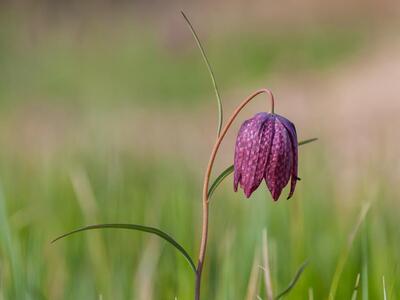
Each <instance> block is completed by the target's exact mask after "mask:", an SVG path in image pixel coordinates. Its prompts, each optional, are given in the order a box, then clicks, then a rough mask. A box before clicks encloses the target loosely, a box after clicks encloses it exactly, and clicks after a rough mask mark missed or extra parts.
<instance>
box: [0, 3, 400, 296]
mask: <svg viewBox="0 0 400 300" xmlns="http://www.w3.org/2000/svg"><path fill="white" fill-rule="evenodd" d="M181 9H184V10H185V11H186V12H187V14H188V15H189V16H190V18H191V20H192V22H193V24H194V26H195V27H196V28H197V31H198V33H199V35H200V37H201V39H202V40H203V43H204V45H205V48H206V50H207V52H208V56H209V59H210V61H211V63H212V65H213V66H214V71H215V75H216V77H217V81H218V83H219V87H220V91H221V94H222V101H223V105H224V110H225V118H227V117H228V116H229V114H230V112H231V111H232V110H233V109H234V108H235V106H236V105H238V104H239V103H240V101H241V100H242V99H243V98H244V97H245V96H247V95H248V94H250V93H251V92H253V91H254V90H256V89H258V88H261V87H268V88H270V89H271V90H272V91H273V92H274V93H275V97H276V112H277V113H279V114H282V115H284V116H286V117H287V118H289V119H290V120H292V121H293V122H294V123H295V124H296V126H297V130H298V135H299V139H300V140H302V139H307V138H311V137H318V138H319V141H318V142H316V143H312V144H308V145H304V146H302V147H301V149H300V159H299V176H300V177H301V178H302V181H300V182H299V183H298V185H297V189H296V193H295V195H294V197H293V199H291V200H290V201H286V200H284V198H285V197H284V195H283V196H282V199H281V200H280V201H278V202H275V203H274V202H273V201H272V199H271V197H270V195H269V193H268V191H267V189H266V187H265V185H264V184H262V186H261V188H260V189H258V190H257V191H256V192H255V193H254V195H253V196H252V197H251V199H249V200H247V199H245V198H244V196H243V193H242V192H240V193H239V192H238V193H234V192H233V188H232V185H233V184H232V177H228V178H227V179H226V180H225V181H224V182H223V184H222V185H221V186H220V188H219V189H218V190H217V191H216V192H215V194H214V195H213V199H212V203H211V207H210V211H211V214H210V238H209V246H208V253H207V261H206V265H205V273H204V279H203V299H218V300H223V299H227V300H228V299H229V300H231V299H246V300H250V299H257V295H259V296H260V297H261V299H266V292H265V287H264V277H263V269H262V268H261V267H259V266H262V265H263V261H262V233H263V230H264V229H267V230H268V246H269V252H270V269H271V273H272V278H273V288H274V292H275V293H277V292H279V291H282V290H283V289H284V288H285V287H286V286H287V285H288V284H289V282H290V281H291V279H292V278H293V276H294V274H295V272H296V270H297V269H298V268H299V266H300V265H301V264H302V263H303V262H304V261H305V260H307V261H308V266H307V267H306V269H305V271H304V273H303V274H302V276H301V277H300V279H299V281H298V283H297V284H296V286H295V287H294V288H293V290H292V291H291V292H290V294H288V295H287V296H285V299H328V295H329V291H330V289H331V285H332V281H333V278H334V274H335V270H337V268H338V265H339V268H340V261H342V262H343V270H342V272H341V273H340V277H338V286H337V292H336V298H337V299H350V298H351V296H352V294H353V291H354V285H355V282H356V277H357V274H360V284H359V290H358V298H357V299H384V287H383V277H384V279H385V286H386V293H387V299H399V297H400V279H399V278H400V255H399V253H400V252H399V248H400V230H399V225H400V221H399V220H400V218H399V217H400V210H399V208H400V204H399V194H398V184H399V182H400V163H399V151H400V142H399V132H398V129H397V128H399V125H400V121H399V117H398V116H399V113H400V99H399V95H400V87H399V84H398V80H399V78H400V40H399V30H398V28H399V26H398V25H399V22H398V17H399V15H400V13H399V12H400V7H399V5H398V3H396V2H395V1H382V2H380V1H353V2H352V3H351V4H349V3H347V2H346V1H336V2H335V3H330V4H329V3H323V4H322V3H320V2H318V1H314V0H306V1H303V2H301V3H294V2H291V1H284V2H282V3H279V4H277V3H269V2H262V3H261V2H256V1H249V2H247V1H239V0H235V1H223V0H220V1H216V2H213V1H204V2H202V3H201V4H200V3H195V2H179V1H169V2H164V1H154V2H151V3H147V2H146V1H133V2H132V3H129V2H121V3H119V4H115V3H114V4H113V2H111V1H99V2H98V3H89V2H88V3H86V2H85V3H80V2H79V1H71V2H67V1H54V2H53V1H17V2H7V1H5V2H0V145H1V146H0V299H138V300H145V299H146V300H148V299H171V300H173V299H191V298H192V297H193V289H194V279H193V274H192V270H191V269H190V267H189V265H188V264H187V263H186V262H185V260H184V259H183V258H182V257H181V255H180V254H178V253H177V252H176V251H175V250H173V249H172V248H171V247H170V246H169V245H167V244H166V243H165V242H164V241H162V240H159V239H158V238H156V237H153V236H148V235H146V234H143V233H138V232H133V231H123V230H103V231H96V232H95V231H92V232H87V233H81V234H78V235H76V236H73V237H71V238H68V239H67V240H62V241H59V242H57V243H55V244H50V241H51V240H52V239H53V238H55V237H56V236H58V235H59V234H61V233H64V232H66V231H69V230H72V229H74V228H77V227H81V226H83V225H89V224H94V223H136V224H144V225H149V226H155V227H159V228H161V229H163V230H165V231H166V232H168V233H169V234H171V235H172V236H173V237H175V239H176V240H177V241H179V242H180V243H181V244H182V245H184V247H185V248H186V249H187V250H188V252H189V253H190V254H191V256H192V257H193V259H196V258H197V254H198V247H199V242H200V229H201V187H202V178H203V172H204V171H205V166H206V164H207V161H208V155H209V152H210V150H211V147H212V144H213V142H214V140H215V131H216V120H217V113H216V105H215V99H214V94H213V91H212V86H211V82H210V80H209V77H208V74H207V71H206V68H205V66H204V64H203V61H202V60H201V56H200V53H199V51H198V49H197V48H196V46H195V43H194V41H193V38H192V36H191V34H190V32H189V30H188V28H187V26H186V24H185V23H184V21H183V19H182V17H181V16H180V14H179V11H180V10H181ZM268 109H269V107H266V103H265V98H264V97H263V96H259V99H258V100H256V101H254V103H252V104H251V105H250V106H249V108H246V109H245V111H244V112H243V113H242V114H241V115H240V117H239V120H240V121H238V122H236V123H235V125H234V128H233V130H232V131H231V132H230V133H229V134H228V137H227V139H226V141H225V142H224V143H223V146H222V148H221V150H220V153H219V156H218V158H217V163H216V166H215V169H214V176H217V175H218V174H219V173H218V172H221V171H222V170H223V169H224V168H225V167H226V166H228V165H229V164H231V163H232V159H233V145H234V139H235V134H236V131H237V129H238V127H239V126H240V123H241V122H242V121H243V120H245V119H247V118H249V117H250V116H252V115H253V114H254V113H255V112H258V111H266V110H268ZM284 193H287V190H285V192H284ZM368 204H370V209H369V211H368V213H367V215H366V216H365V218H364V219H363V222H361V223H360V224H359V225H360V226H359V227H358V230H357V231H354V229H355V228H357V223H358V221H359V215H360V214H361V212H362V210H363V208H365V206H366V205H368ZM353 232H354V233H355V235H353V236H352V233H353ZM351 237H354V241H353V242H352V243H351V244H349V239H351ZM349 245H350V246H349ZM346 254H348V255H346ZM344 258H345V260H344ZM175 297H176V298H175Z"/></svg>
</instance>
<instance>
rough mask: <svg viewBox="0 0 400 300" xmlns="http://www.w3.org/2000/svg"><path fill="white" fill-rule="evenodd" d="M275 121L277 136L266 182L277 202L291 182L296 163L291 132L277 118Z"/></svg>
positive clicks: (267, 170)
mask: <svg viewBox="0 0 400 300" xmlns="http://www.w3.org/2000/svg"><path fill="white" fill-rule="evenodd" d="M274 119H275V120H274V121H275V122H274V127H275V134H274V137H273V140H272V147H271V151H270V153H269V157H268V161H267V167H266V170H265V181H266V183H267V186H268V189H269V190H270V192H271V194H272V198H273V199H274V200H275V201H276V200H278V198H279V196H280V194H281V192H282V189H283V188H284V187H285V186H286V185H287V184H288V182H289V179H290V176H291V172H292V167H293V163H294V161H293V155H292V154H293V150H292V145H291V140H290V136H289V132H288V131H287V129H286V127H285V126H284V125H283V124H282V122H281V121H280V120H279V119H278V118H277V117H276V116H274Z"/></svg>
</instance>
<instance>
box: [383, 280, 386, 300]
mask: <svg viewBox="0 0 400 300" xmlns="http://www.w3.org/2000/svg"><path fill="white" fill-rule="evenodd" d="M382 287H383V300H387V292H386V283H385V276H382Z"/></svg>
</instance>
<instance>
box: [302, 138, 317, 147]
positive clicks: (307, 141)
mask: <svg viewBox="0 0 400 300" xmlns="http://www.w3.org/2000/svg"><path fill="white" fill-rule="evenodd" d="M317 140H318V138H312V139H308V140H303V141H300V142H299V143H298V145H299V146H302V145H305V144H308V143H312V142H315V141H317Z"/></svg>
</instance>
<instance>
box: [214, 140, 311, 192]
mask: <svg viewBox="0 0 400 300" xmlns="http://www.w3.org/2000/svg"><path fill="white" fill-rule="evenodd" d="M316 140H318V139H317V138H312V139H308V140H304V141H300V142H299V144H298V145H299V146H302V145H305V144H308V143H311V142H314V141H316ZM232 172H233V165H231V166H229V167H227V168H226V169H225V170H224V171H222V173H221V174H219V175H218V177H217V178H216V179H215V180H214V181H213V183H212V184H211V186H210V188H209V189H208V198H209V199H210V198H211V195H212V194H213V193H214V191H215V190H216V189H217V187H218V186H219V185H220V183H221V182H222V181H224V179H225V178H226V177H228V176H229V174H231V173H232Z"/></svg>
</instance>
